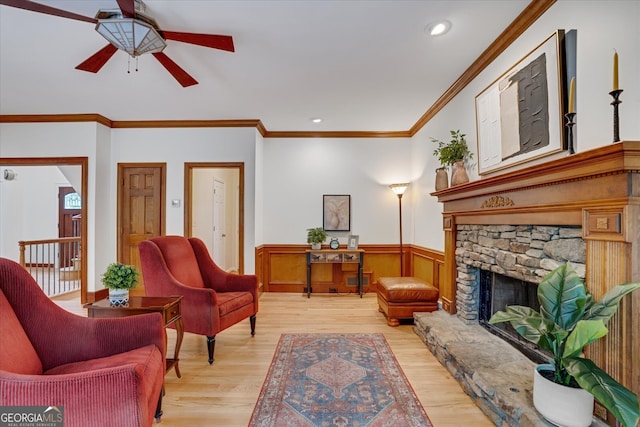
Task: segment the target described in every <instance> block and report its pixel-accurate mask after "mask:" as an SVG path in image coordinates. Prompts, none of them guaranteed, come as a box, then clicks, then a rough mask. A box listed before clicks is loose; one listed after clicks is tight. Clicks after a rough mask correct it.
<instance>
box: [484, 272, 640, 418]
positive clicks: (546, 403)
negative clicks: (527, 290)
mask: <svg viewBox="0 0 640 427" xmlns="http://www.w3.org/2000/svg"><path fill="white" fill-rule="evenodd" d="M638 288H640V283H628V284H624V285H617V286H616V287H614V288H613V289H611V290H610V291H609V292H607V293H606V294H605V295H604V296H603V297H602V298H601V299H600V301H597V302H596V301H594V299H593V297H592V296H591V295H590V294H589V293H588V291H587V289H586V287H585V284H584V282H583V281H582V279H580V277H579V276H578V275H577V274H576V272H575V271H574V270H573V268H572V267H571V266H570V264H568V263H567V264H563V265H561V266H559V267H558V268H556V269H555V270H553V271H552V272H551V273H549V274H548V275H547V276H546V277H545V278H544V279H543V280H542V282H541V283H540V284H539V285H538V300H539V302H540V311H539V312H538V311H536V310H534V309H532V308H531V307H523V306H507V307H506V309H505V311H498V312H496V313H495V314H494V315H493V316H492V317H491V319H490V320H489V323H499V322H510V323H511V326H513V328H514V329H515V330H516V331H517V332H518V333H519V334H520V335H521V336H522V337H523V338H525V339H527V340H529V341H531V342H533V343H535V344H537V345H538V346H539V347H541V348H543V349H545V350H547V351H548V352H550V354H551V358H550V360H549V363H548V364H546V365H539V366H537V367H536V370H535V372H534V389H533V403H534V406H535V407H536V409H537V410H538V412H540V414H541V415H542V416H543V417H545V418H546V419H547V420H549V421H551V422H552V423H555V424H557V425H561V426H584V427H586V426H589V425H591V420H592V412H593V397H595V398H596V399H598V401H599V402H600V403H601V404H602V405H604V406H605V407H606V408H607V409H608V410H609V411H610V412H611V413H612V414H613V415H614V416H615V417H616V418H617V419H618V421H620V422H621V423H622V425H624V426H625V427H635V426H636V424H637V423H638V420H639V419H640V409H639V405H638V396H637V395H636V394H635V393H633V392H632V391H631V390H629V389H627V388H626V387H624V386H623V385H622V384H620V383H619V382H617V381H616V380H614V379H613V378H612V377H611V376H609V375H608V374H607V373H606V372H604V371H603V370H602V369H600V368H598V367H597V366H596V365H595V363H593V362H592V361H591V360H589V359H586V358H584V357H583V356H584V354H583V349H584V347H585V346H587V345H588V344H590V343H592V342H594V341H596V340H598V339H599V338H602V337H603V336H605V335H606V334H607V332H608V330H607V327H606V326H605V325H606V323H607V322H608V321H609V319H611V317H612V316H613V315H614V314H615V313H616V311H617V310H618V303H619V302H620V300H621V299H622V297H624V296H625V295H627V294H628V293H630V292H632V291H634V290H635V289H638ZM555 388H560V393H559V394H558V395H557V397H554V395H552V394H551V393H553V390H554V389H555ZM572 389H574V390H575V389H577V390H578V391H579V392H582V393H578V394H582V395H583V396H582V397H583V398H584V397H585V395H586V396H587V397H588V398H589V399H590V401H587V403H585V404H579V403H576V404H574V403H567V401H566V398H567V396H568V395H569V394H571V390H572ZM585 391H586V392H588V393H586V392H585ZM578 406H582V407H583V408H584V407H586V408H585V409H584V412H583V414H581V415H580V414H572V413H567V412H566V411H570V410H573V409H576V407H578Z"/></svg>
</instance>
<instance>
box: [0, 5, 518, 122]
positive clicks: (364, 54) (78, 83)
mask: <svg viewBox="0 0 640 427" xmlns="http://www.w3.org/2000/svg"><path fill="white" fill-rule="evenodd" d="M39 2H40V3H46V4H48V5H50V6H53V7H56V8H58V9H64V10H68V11H73V12H75V13H78V14H81V15H85V16H90V17H94V16H95V14H96V12H97V11H98V10H99V9H109V8H114V7H117V5H116V2H115V0H91V1H89V0H75V1H67V0H48V1H46V0H39ZM145 3H146V5H147V11H146V12H147V14H148V15H151V16H152V17H154V18H155V19H156V21H157V23H158V25H159V27H160V28H161V29H163V30H171V31H184V32H194V33H209V34H226V35H231V36H233V39H234V43H235V50H236V51H235V52H234V53H230V52H225V51H221V50H215V49H209V48H205V47H201V46H195V45H190V44H185V43H180V42H176V41H169V42H168V46H167V48H166V49H165V51H164V52H165V53H166V54H167V55H168V56H169V57H170V58H171V59H173V60H174V61H175V62H176V63H177V64H178V65H180V66H181V67H182V68H183V69H185V71H187V72H188V73H189V74H190V75H191V76H193V77H194V78H195V79H196V80H197V81H198V82H199V84H198V85H195V86H191V87H188V88H183V87H182V86H180V85H179V84H178V83H177V82H176V81H175V80H174V79H173V77H172V76H171V75H170V74H169V73H168V72H167V71H166V70H165V69H164V68H163V67H162V66H161V65H160V64H159V63H158V62H157V61H156V60H155V58H153V57H152V56H151V55H143V56H142V57H140V58H139V61H138V68H139V71H137V72H135V71H134V70H135V66H136V65H135V61H133V60H132V61H131V73H127V68H128V65H127V62H128V56H127V55H126V54H125V53H124V52H121V51H119V52H117V53H116V54H115V55H114V56H113V57H112V58H111V59H110V60H109V62H107V64H106V65H105V66H104V67H103V68H102V69H101V70H100V72H98V73H97V74H92V73H87V72H84V71H78V70H76V69H74V67H75V66H76V65H78V64H79V63H81V62H82V61H84V60H85V59H86V58H87V57H89V56H91V55H93V54H94V53H95V52H96V51H98V50H99V49H100V48H102V47H103V46H105V45H106V43H107V42H106V41H105V40H104V39H103V38H102V37H101V36H100V35H99V34H98V33H97V32H95V31H94V28H93V27H94V25H93V24H90V23H86V22H80V21H75V20H70V19H65V18H60V17H57V16H50V15H45V14H40V13H35V12H30V11H25V10H21V9H15V8H12V7H8V6H0V114H83V113H97V114H101V115H103V116H105V117H107V118H108V119H111V120H227V119H228V120H233V119H258V120H261V121H262V123H263V125H264V126H265V127H266V128H267V129H268V130H269V131H406V130H409V129H410V128H411V127H412V126H413V125H414V124H415V123H416V121H417V120H418V119H419V118H420V117H421V116H422V115H423V114H424V113H425V112H426V111H427V109H428V108H429V107H430V106H431V105H432V104H433V103H434V101H435V100H436V99H438V97H439V96H440V95H442V94H443V93H444V91H445V90H446V89H447V88H448V87H449V86H450V85H451V84H452V83H453V82H454V81H455V80H456V79H457V78H458V77H459V76H460V74H462V72H463V71H464V70H466V69H467V67H469V65H471V63H472V62H473V61H474V60H475V59H476V58H477V57H478V56H479V55H480V54H481V53H482V52H483V51H484V50H485V49H486V48H487V47H488V46H489V44H490V43H491V42H493V41H494V40H495V39H496V37H497V36H498V35H499V34H500V33H501V32H502V31H503V30H504V29H505V28H506V27H507V26H508V25H509V24H510V23H511V22H512V21H513V20H514V19H515V18H516V16H517V15H518V14H520V12H522V10H524V9H525V8H526V6H527V5H528V3H529V0H509V1H506V0H449V1H446V0H423V1H418V0H412V1H406V0H395V1H385V0H282V1H271V0H262V1H253V0H251V1H250V0H236V1H222V0H216V1H214V0H194V1H191V0H146V1H145ZM440 19H447V20H449V21H451V23H452V28H451V30H450V31H449V33H447V34H446V35H444V36H440V37H436V38H430V37H427V36H426V35H425V34H424V28H425V26H427V25H428V24H429V23H431V22H433V21H436V20H440ZM312 117H322V118H323V119H324V122H323V123H321V124H319V125H318V124H314V123H311V121H310V118H312Z"/></svg>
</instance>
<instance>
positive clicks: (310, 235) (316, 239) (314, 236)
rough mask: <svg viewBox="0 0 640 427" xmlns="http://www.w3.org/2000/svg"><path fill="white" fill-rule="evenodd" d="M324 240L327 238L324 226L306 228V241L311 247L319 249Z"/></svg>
mask: <svg viewBox="0 0 640 427" xmlns="http://www.w3.org/2000/svg"><path fill="white" fill-rule="evenodd" d="M325 240H327V232H326V231H325V230H324V228H322V227H315V228H307V243H310V244H311V249H320V248H321V247H322V243H323V242H324V241H325Z"/></svg>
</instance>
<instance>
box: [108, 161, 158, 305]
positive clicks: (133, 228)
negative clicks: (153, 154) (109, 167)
mask: <svg viewBox="0 0 640 427" xmlns="http://www.w3.org/2000/svg"><path fill="white" fill-rule="evenodd" d="M118 182H119V191H118V212H119V214H118V229H119V238H118V261H119V262H121V263H123V264H130V265H135V266H136V267H138V269H140V254H139V252H138V243H140V242H141V241H143V240H146V239H149V238H151V237H156V236H160V235H162V234H163V233H164V221H165V218H164V216H165V215H164V214H165V212H164V200H165V196H164V193H165V188H164V183H165V164H164V163H163V164H149V163H140V164H118ZM131 294H132V295H144V281H143V280H142V276H141V277H140V283H139V284H138V286H137V287H136V288H135V289H133V290H132V291H131Z"/></svg>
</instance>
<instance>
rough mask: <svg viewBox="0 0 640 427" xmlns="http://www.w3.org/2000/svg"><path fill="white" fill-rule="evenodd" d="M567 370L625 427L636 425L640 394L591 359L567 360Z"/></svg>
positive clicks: (639, 409)
mask: <svg viewBox="0 0 640 427" xmlns="http://www.w3.org/2000/svg"><path fill="white" fill-rule="evenodd" d="M565 366H566V368H567V371H568V372H569V374H570V375H571V376H573V377H574V378H575V379H576V381H577V382H578V384H579V385H580V387H582V388H583V389H585V390H586V391H588V392H589V393H591V394H593V396H594V397H595V398H596V399H598V401H599V402H600V403H602V404H603V405H604V407H605V408H607V409H608V410H609V411H611V413H612V414H613V416H614V417H616V418H617V419H618V421H620V422H621V423H622V425H623V426H625V427H635V426H636V424H638V420H640V406H639V405H638V396H637V395H636V394H634V393H633V392H632V391H631V390H629V389H627V388H626V387H624V386H623V385H622V384H620V383H618V382H617V381H616V380H614V379H613V378H612V377H611V376H609V374H607V373H606V372H605V371H603V370H602V369H600V368H598V367H597V366H596V365H595V363H593V362H592V361H591V360H589V359H583V358H579V357H578V358H574V359H570V360H567V361H565Z"/></svg>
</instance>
